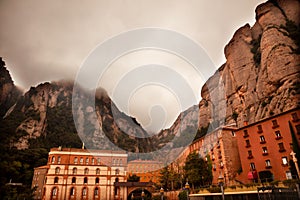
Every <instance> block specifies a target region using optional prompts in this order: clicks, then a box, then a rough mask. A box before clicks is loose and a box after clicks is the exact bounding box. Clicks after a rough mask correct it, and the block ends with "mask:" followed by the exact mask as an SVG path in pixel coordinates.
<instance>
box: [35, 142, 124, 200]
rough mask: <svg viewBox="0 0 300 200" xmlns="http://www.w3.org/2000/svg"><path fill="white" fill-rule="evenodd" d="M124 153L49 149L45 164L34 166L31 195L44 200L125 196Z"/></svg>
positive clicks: (120, 197)
mask: <svg viewBox="0 0 300 200" xmlns="http://www.w3.org/2000/svg"><path fill="white" fill-rule="evenodd" d="M126 167H127V153H126V152H124V151H105V150H87V149H74V148H60V147H59V148H52V149H51V150H50V152H49V159H48V164H47V166H43V167H39V168H35V171H34V177H33V183H32V184H33V186H34V187H37V188H38V190H36V193H35V198H36V199H44V200H65V199H68V200H72V199H74V200H75V199H76V200H78V199H86V200H92V199H93V200H96V199H97V200H98V199H99V200H100V199H107V200H109V199H126V198H127V196H126V195H127V191H125V190H126V188H118V187H114V183H115V182H124V181H126Z"/></svg>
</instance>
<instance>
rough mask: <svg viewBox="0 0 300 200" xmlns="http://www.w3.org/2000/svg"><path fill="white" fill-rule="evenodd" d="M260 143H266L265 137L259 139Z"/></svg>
mask: <svg viewBox="0 0 300 200" xmlns="http://www.w3.org/2000/svg"><path fill="white" fill-rule="evenodd" d="M259 141H260V143H261V144H264V143H266V139H265V137H264V136H263V135H262V136H260V137H259Z"/></svg>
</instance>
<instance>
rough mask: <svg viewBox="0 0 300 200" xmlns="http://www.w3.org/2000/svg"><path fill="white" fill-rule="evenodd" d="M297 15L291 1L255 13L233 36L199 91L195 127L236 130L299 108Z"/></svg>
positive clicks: (299, 6)
mask: <svg viewBox="0 0 300 200" xmlns="http://www.w3.org/2000/svg"><path fill="white" fill-rule="evenodd" d="M299 14H300V3H299V1H297V0H289V1H284V0H278V1H269V2H266V3H264V4H261V5H259V6H258V7H257V9H256V23H255V24H254V25H253V27H250V26H249V25H248V24H247V25H245V26H243V27H241V28H240V29H239V30H237V31H236V33H235V34H234V36H233V38H232V39H231V41H230V42H229V43H228V44H227V46H226V47H225V55H226V59H227V61H226V63H225V64H224V65H223V66H222V67H221V68H219V70H218V72H217V73H216V74H215V75H214V76H212V77H211V78H210V79H209V80H208V81H207V82H206V84H205V85H204V87H203V88H202V91H201V96H202V98H203V99H202V100H201V102H200V104H199V108H200V112H199V125H200V126H205V125H206V124H207V123H212V122H215V123H217V124H220V125H221V124H232V123H236V122H237V125H238V126H239V127H240V126H242V125H243V122H244V121H247V122H248V123H253V122H256V121H258V120H261V119H263V118H266V117H269V116H272V115H275V114H279V113H281V112H283V111H286V110H290V109H292V108H295V107H297V106H299V71H300V55H299V36H300V35H299V22H300V21H299V20H300V16H299ZM223 91H224V92H223ZM215 94H218V95H215ZM212 96H213V97H214V99H212V98H211V97H212ZM220 104H221V105H226V106H225V108H226V109H224V108H222V107H218V105H220ZM222 116H224V117H225V118H224V119H223V118H222Z"/></svg>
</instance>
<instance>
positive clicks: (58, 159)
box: [57, 156, 61, 164]
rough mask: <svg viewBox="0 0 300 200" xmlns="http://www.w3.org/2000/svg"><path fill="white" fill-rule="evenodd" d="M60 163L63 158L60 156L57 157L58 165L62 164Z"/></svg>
mask: <svg viewBox="0 0 300 200" xmlns="http://www.w3.org/2000/svg"><path fill="white" fill-rule="evenodd" d="M60 161H61V157H60V156H58V157H57V163H58V164H60Z"/></svg>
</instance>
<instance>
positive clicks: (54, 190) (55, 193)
mask: <svg viewBox="0 0 300 200" xmlns="http://www.w3.org/2000/svg"><path fill="white" fill-rule="evenodd" d="M45 191H46V190H45ZM51 194H52V196H57V188H56V187H54V188H53V189H52V192H51Z"/></svg>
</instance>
